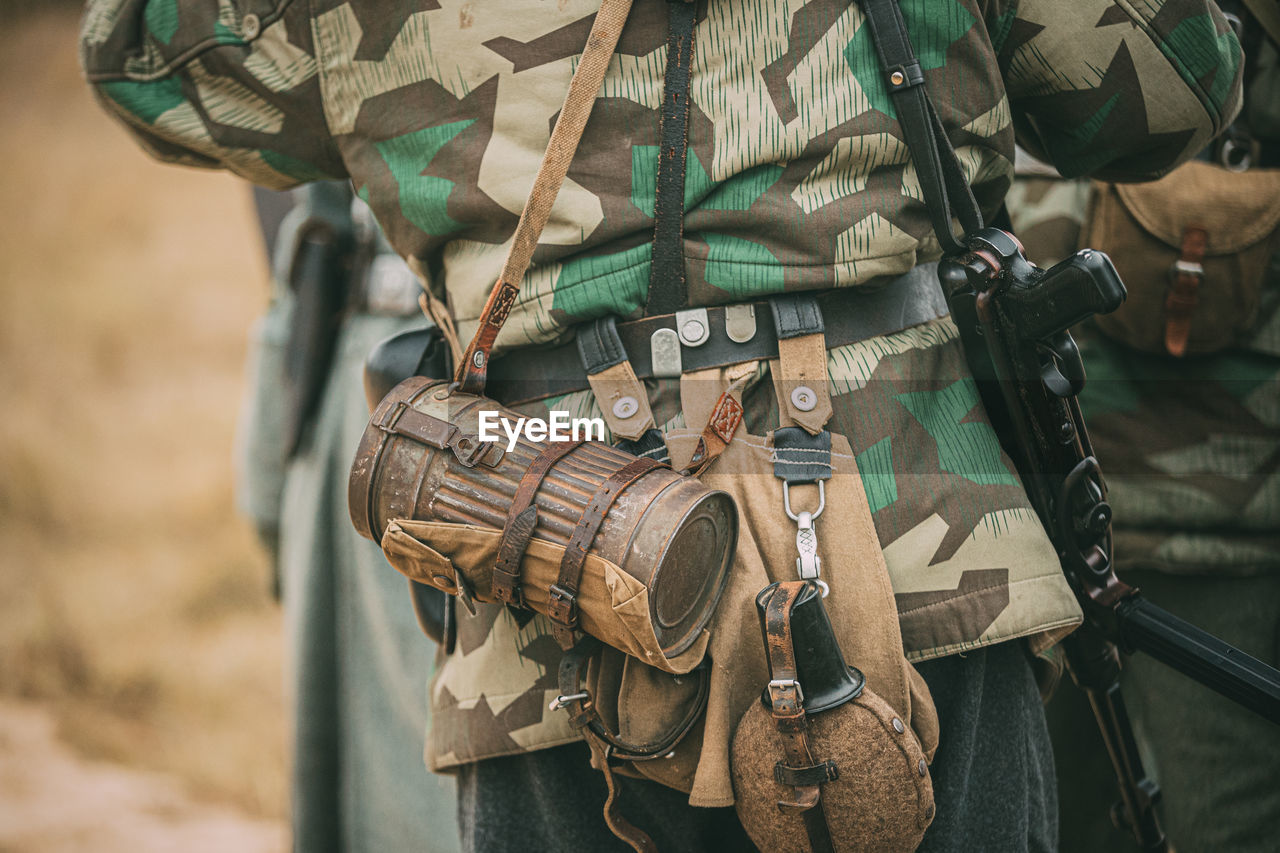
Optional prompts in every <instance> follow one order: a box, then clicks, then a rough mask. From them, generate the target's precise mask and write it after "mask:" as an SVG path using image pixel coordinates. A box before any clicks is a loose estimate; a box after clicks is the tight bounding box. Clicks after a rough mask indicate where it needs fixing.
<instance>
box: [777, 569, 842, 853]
mask: <svg viewBox="0 0 1280 853" xmlns="http://www.w3.org/2000/svg"><path fill="white" fill-rule="evenodd" d="M809 585H810V582H809V581H783V582H782V583H779V584H777V585H776V587H775V589H774V592H773V595H772V596H770V598H769V601H768V603H767V604H766V605H765V621H764V627H765V656H766V657H767V658H768V661H769V688H768V692H769V703H770V706H771V711H772V712H773V721H774V724H775V725H776V726H777V728H778V734H779V736H780V739H781V741H782V752H783V756H784V757H785V762H784V764H783V765H782V769H783V771H788V770H789V771H792V773H793V774H794V776H793V778H794V781H803V782H806V783H810V784H802V785H796V786H794V787H793V788H792V791H793V792H794V796H793V797H792V799H790V800H781V801H779V802H778V808H779V809H781V810H782V811H784V812H787V813H789V814H796V813H800V814H801V815H802V817H803V819H804V824H805V829H806V830H807V831H808V834H809V844H810V846H811V847H812V848H813V850H814V853H827V851H831V850H833V849H834V845H833V843H832V840H831V830H830V827H828V826H827V820H826V814H825V812H824V811H823V808H822V788H821V782H819V781H817V780H815V779H814V778H812V774H811V773H810V771H812V770H813V768H815V767H818V766H826V765H830V762H821V763H820V762H818V761H816V760H815V759H814V757H813V750H812V748H811V746H810V743H809V735H808V728H809V727H808V723H807V721H806V717H805V711H804V692H803V690H802V689H801V687H800V682H799V681H798V680H797V678H798V670H797V668H796V653H795V646H794V644H793V643H792V638H791V610H792V608H793V607H795V604H796V602H797V601H798V600H799V599H800V594H801V593H802V592H804V590H805V589H806V587H808V586H809ZM834 772H835V767H834V765H831V766H830V769H829V770H828V771H827V773H829V774H834ZM786 775H787V774H786V773H785V772H784V773H782V774H779V773H778V772H777V769H776V768H775V777H777V776H784V777H785V776H786ZM829 778H830V777H829ZM823 781H826V780H825V779H824V780H823Z"/></svg>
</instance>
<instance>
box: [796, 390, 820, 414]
mask: <svg viewBox="0 0 1280 853" xmlns="http://www.w3.org/2000/svg"><path fill="white" fill-rule="evenodd" d="M791 405H793V406H795V407H796V408H797V409H799V410H800V411H802V412H812V411H813V409H814V407H815V406H817V405H818V395H817V394H815V393H814V392H813V389H812V388H810V387H809V386H808V385H797V386H796V388H795V390H794V391H792V392H791Z"/></svg>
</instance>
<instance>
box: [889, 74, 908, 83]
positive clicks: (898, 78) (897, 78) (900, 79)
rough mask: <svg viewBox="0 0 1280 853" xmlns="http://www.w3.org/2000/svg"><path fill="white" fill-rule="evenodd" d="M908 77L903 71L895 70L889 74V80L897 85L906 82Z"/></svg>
mask: <svg viewBox="0 0 1280 853" xmlns="http://www.w3.org/2000/svg"><path fill="white" fill-rule="evenodd" d="M906 79H907V77H906V75H905V74H903V73H902V72H901V71H895V72H893V73H892V74H890V75H889V82H890V83H892V84H893V85H895V86H901V85H902V84H903V83H904V82H906Z"/></svg>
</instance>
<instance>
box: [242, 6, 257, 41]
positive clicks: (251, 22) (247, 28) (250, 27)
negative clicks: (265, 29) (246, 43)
mask: <svg viewBox="0 0 1280 853" xmlns="http://www.w3.org/2000/svg"><path fill="white" fill-rule="evenodd" d="M260 32H262V21H260V20H258V16H257V15H255V14H253V13H252V12H250V13H249V14H247V15H245V16H244V17H243V18H241V19H240V34H241V35H242V36H244V37H245V38H246V39H256V38H257V37H258V33H260Z"/></svg>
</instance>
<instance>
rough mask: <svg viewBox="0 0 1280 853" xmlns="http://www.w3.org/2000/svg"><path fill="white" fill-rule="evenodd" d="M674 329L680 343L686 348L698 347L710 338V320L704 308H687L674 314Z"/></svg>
mask: <svg viewBox="0 0 1280 853" xmlns="http://www.w3.org/2000/svg"><path fill="white" fill-rule="evenodd" d="M676 329H677V330H678V331H679V333H680V343H682V344H684V345H685V346H687V347H700V346H702V345H703V344H705V343H706V342H707V339H708V338H710V337H711V318H710V317H709V316H708V315H707V309H706V308H689V309H687V310H684V311H677V312H676Z"/></svg>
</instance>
